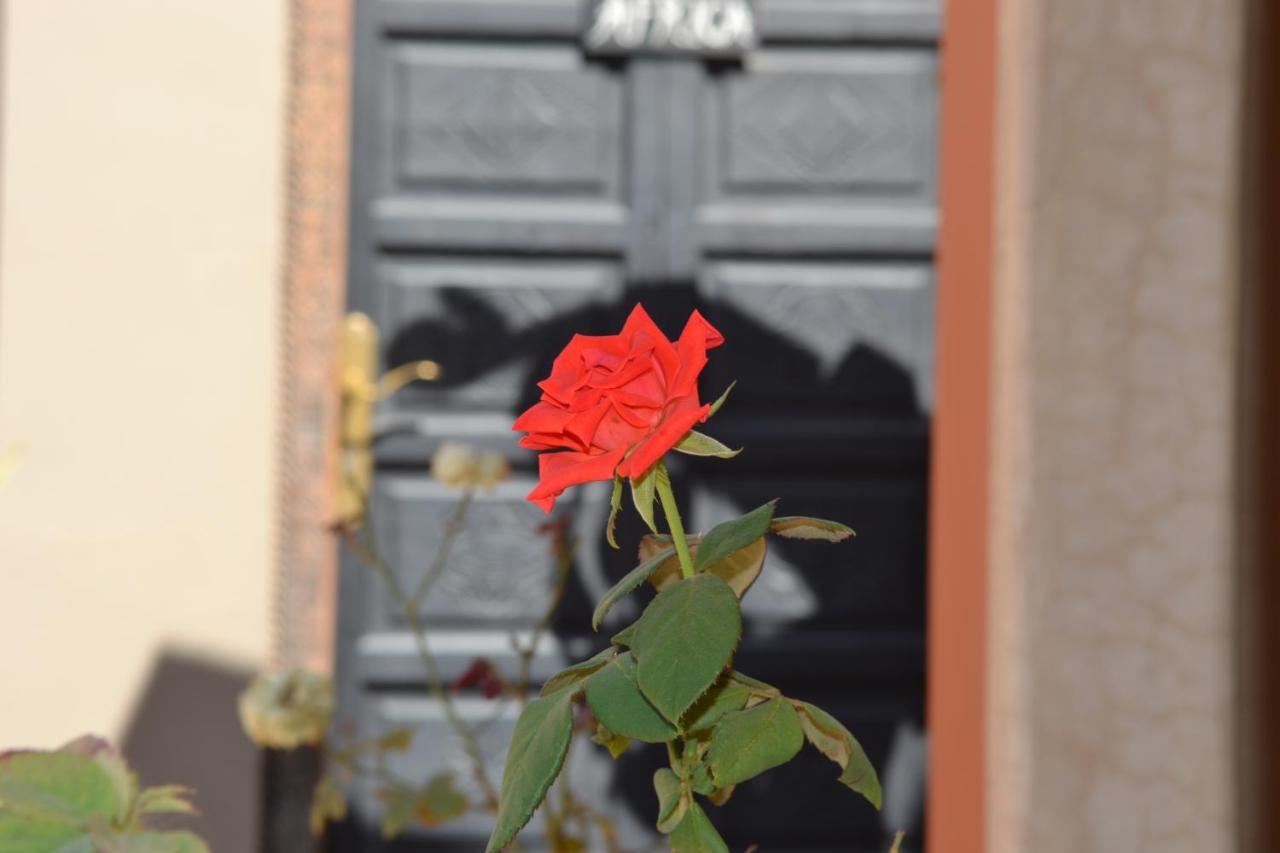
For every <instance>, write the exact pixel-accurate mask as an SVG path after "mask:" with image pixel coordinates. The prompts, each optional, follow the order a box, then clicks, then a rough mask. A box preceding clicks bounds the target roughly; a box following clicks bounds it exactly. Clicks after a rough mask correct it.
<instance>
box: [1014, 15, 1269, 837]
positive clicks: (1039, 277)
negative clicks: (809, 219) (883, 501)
mask: <svg viewBox="0 0 1280 853" xmlns="http://www.w3.org/2000/svg"><path fill="white" fill-rule="evenodd" d="M1003 6H1004V7H1005V8H1004V13H1003V14H1004V21H1003V23H1002V41H1003V52H1002V71H1001V81H1000V82H1001V103H1000V140H1001V143H1000V144H1001V151H1000V163H1001V165H1000V175H999V178H998V183H999V190H998V199H999V214H998V215H999V227H998V229H997V257H998V266H999V270H998V276H997V279H998V281H997V303H998V307H997V327H998V333H997V357H996V367H995V369H996V404H995V414H996V424H997V428H996V432H995V435H994V450H995V460H994V465H995V480H994V501H993V511H994V516H993V524H994V529H993V539H992V544H993V561H994V564H993V585H992V589H993V610H992V614H993V623H992V635H991V636H992V640H991V642H992V645H991V655H992V669H993V678H992V696H991V698H992V704H991V717H990V723H991V726H990V744H991V745H990V752H991V754H990V759H991V761H990V782H991V785H990V793H991V797H990V800H989V802H990V814H989V817H990V826H991V830H992V831H991V845H990V847H991V849H993V850H997V851H1001V853H1024V851H1036V853H1059V851H1061V853H1087V852H1088V851H1117V853H1120V851H1124V853H1141V851H1160V853H1174V851H1185V853H1193V851H1194V853H1219V851H1221V852H1222V853H1226V851H1229V850H1232V849H1234V843H1235V842H1234V837H1235V829H1234V827H1235V825H1236V816H1235V814H1234V813H1233V809H1234V806H1233V803H1234V800H1235V780H1234V778H1233V773H1234V769H1233V768H1234V756H1233V754H1232V747H1233V743H1232V738H1233V715H1234V713H1235V711H1234V706H1233V690H1234V689H1235V684H1234V677H1233V674H1232V673H1233V655H1234V651H1233V627H1232V624H1233V615H1232V603H1233V596H1234V594H1235V590H1234V559H1233V543H1232V535H1231V534H1232V520H1233V514H1234V513H1233V488H1234V486H1233V481H1232V464H1233V460H1232V453H1233V440H1234V414H1233V409H1234V405H1235V399H1234V391H1233V383H1234V377H1233V359H1234V349H1233V348H1234V346H1235V340H1236V338H1235V331H1234V324H1235V321H1236V316H1235V306H1236V292H1237V279H1238V270H1237V265H1238V257H1237V248H1236V234H1237V231H1238V224H1237V214H1236V208H1237V206H1238V187H1237V180H1238V178H1237V169H1238V147H1239V146H1238V139H1239V132H1238V129H1237V125H1238V103H1239V99H1240V94H1239V91H1240V85H1241V79H1242V23H1241V21H1242V18H1243V12H1244V10H1243V4H1242V2H1241V0H1032V2H1027V3H1006V4H1003Z"/></svg>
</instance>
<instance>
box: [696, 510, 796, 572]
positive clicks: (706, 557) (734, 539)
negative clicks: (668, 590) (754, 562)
mask: <svg viewBox="0 0 1280 853" xmlns="http://www.w3.org/2000/svg"><path fill="white" fill-rule="evenodd" d="M775 503H776V501H769V502H768V503H767V504H765V505H764V506H761V507H757V508H756V509H753V510H751V512H749V513H747V514H746V515H744V516H742V517H741V518H735V519H733V520H732V521H726V522H724V523H723V524H717V525H716V526H715V527H713V528H711V532H710V533H708V534H707V535H706V536H703V537H702V539H701V540H700V541H699V543H698V555H697V556H696V557H695V558H694V560H693V568H694V570H695V571H699V572H700V571H702V570H703V569H705V568H706V567H707V566H712V565H715V564H716V563H718V562H720V561H721V560H723V559H724V558H725V557H727V556H729V555H730V554H732V553H733V552H734V551H738V550H741V549H742V548H745V547H747V546H748V545H750V544H751V543H752V542H754V541H756V540H757V539H759V538H760V537H761V536H764V535H765V533H767V532H768V531H769V522H770V520H772V518H773V508H774V504H775Z"/></svg>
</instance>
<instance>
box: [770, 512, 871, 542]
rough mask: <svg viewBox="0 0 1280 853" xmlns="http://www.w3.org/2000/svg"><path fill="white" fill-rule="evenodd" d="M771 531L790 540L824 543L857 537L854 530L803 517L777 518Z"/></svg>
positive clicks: (838, 524) (819, 519) (824, 520)
mask: <svg viewBox="0 0 1280 853" xmlns="http://www.w3.org/2000/svg"><path fill="white" fill-rule="evenodd" d="M769 529H770V530H772V531H773V532H774V533H776V534H778V535H779V536H785V537H786V538H788V539H821V540H822V541H824V542H843V541H844V540H846V539H848V538H849V537H850V536H856V535H857V534H856V533H854V532H853V528H852V527H849V526H848V525H846V524H841V523H840V522H838V521H827V520H826V519H825V518H807V517H805V516H803V515H785V516H781V517H779V518H775V519H774V520H773V523H772V524H770V525H769Z"/></svg>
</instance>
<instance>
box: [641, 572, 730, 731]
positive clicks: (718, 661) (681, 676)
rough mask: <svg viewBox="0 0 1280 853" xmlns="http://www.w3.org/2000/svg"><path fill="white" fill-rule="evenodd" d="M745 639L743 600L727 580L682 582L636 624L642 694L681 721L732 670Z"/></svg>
mask: <svg viewBox="0 0 1280 853" xmlns="http://www.w3.org/2000/svg"><path fill="white" fill-rule="evenodd" d="M741 634H742V613H741V611H740V610H739V608H738V597H737V596H736V595H734V593H733V590H732V589H731V588H730V587H729V585H728V584H727V583H725V582H724V580H723V579H722V578H720V577H717V576H716V575H711V574H702V575H695V576H693V577H691V578H686V579H684V580H680V581H677V582H676V583H674V584H672V585H671V586H669V587H667V588H666V589H664V590H663V591H662V592H660V593H658V596H657V598H655V599H654V600H653V601H652V602H650V604H649V606H648V607H647V608H645V611H644V613H643V614H641V616H640V619H639V621H638V622H637V623H636V636H635V645H634V646H633V647H632V649H633V651H634V653H635V656H636V659H637V661H638V662H639V666H638V667H637V672H636V674H637V681H638V683H639V685H640V689H641V690H642V691H643V692H644V695H645V696H646V697H647V698H648V699H649V701H650V702H651V703H652V704H653V706H654V707H655V708H657V709H658V711H660V712H661V713H662V715H663V716H664V717H666V718H667V719H668V720H672V721H676V720H679V719H680V718H681V716H683V715H684V713H685V711H687V710H689V706H691V705H692V704H693V703H694V702H696V701H697V699H698V697H699V696H701V695H702V694H703V693H705V692H706V691H707V688H709V687H710V686H711V685H712V684H713V683H714V682H715V680H716V678H717V677H719V675H720V673H721V672H722V671H723V670H724V668H725V667H726V666H728V664H729V662H730V660H731V659H732V658H733V651H734V649H736V648H737V646H738V639H739V637H740V636H741Z"/></svg>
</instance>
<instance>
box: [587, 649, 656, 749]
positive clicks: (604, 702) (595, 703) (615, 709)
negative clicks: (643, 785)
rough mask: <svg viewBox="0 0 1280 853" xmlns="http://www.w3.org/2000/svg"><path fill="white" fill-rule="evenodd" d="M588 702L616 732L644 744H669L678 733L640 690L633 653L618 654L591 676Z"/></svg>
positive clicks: (600, 717) (611, 729)
mask: <svg viewBox="0 0 1280 853" xmlns="http://www.w3.org/2000/svg"><path fill="white" fill-rule="evenodd" d="M587 704H588V705H590V706H591V713H593V714H595V716H596V719H597V720H599V721H600V723H601V724H602V725H604V726H605V727H606V728H608V729H609V731H611V732H614V733H615V734H619V735H623V736H625V737H629V738H634V739H635V740H639V741H644V742H645V743H666V742H667V741H669V740H671V739H673V738H675V737H676V735H677V734H678V733H677V732H676V729H675V727H674V726H673V725H671V723H669V722H667V721H666V720H664V719H663V718H662V715H661V714H659V713H658V712H657V711H656V710H655V709H654V707H653V706H652V705H650V704H649V700H647V699H645V698H644V694H642V693H641V692H640V688H639V686H638V685H637V684H636V662H635V660H634V659H633V658H632V656H631V653H630V652H627V653H625V654H622V655H619V656H618V657H617V658H616V659H614V660H613V661H612V662H611V663H610V664H609V665H608V666H606V667H604V668H603V669H601V670H600V671H599V672H597V673H596V674H595V675H593V676H591V678H590V679H589V680H588V681H587Z"/></svg>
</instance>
